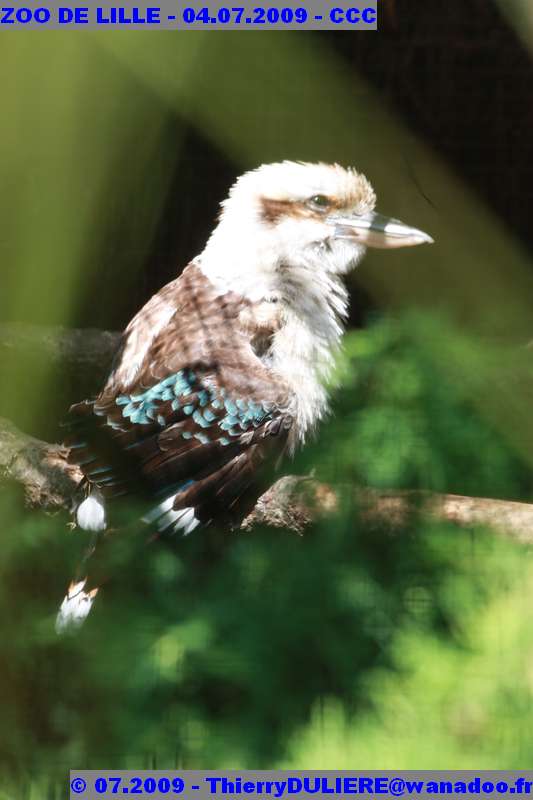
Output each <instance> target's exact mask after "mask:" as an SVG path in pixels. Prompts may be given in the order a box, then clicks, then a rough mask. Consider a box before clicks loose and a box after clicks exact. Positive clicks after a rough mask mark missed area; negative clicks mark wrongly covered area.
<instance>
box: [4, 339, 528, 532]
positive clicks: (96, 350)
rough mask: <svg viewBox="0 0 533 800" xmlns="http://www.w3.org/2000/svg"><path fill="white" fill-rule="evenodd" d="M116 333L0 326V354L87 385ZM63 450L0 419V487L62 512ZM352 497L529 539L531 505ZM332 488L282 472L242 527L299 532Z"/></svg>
mask: <svg viewBox="0 0 533 800" xmlns="http://www.w3.org/2000/svg"><path fill="white" fill-rule="evenodd" d="M118 341H119V334H117V333H114V332H108V331H97V330H90V331H87V330H84V331H80V330H65V329H49V328H44V329H41V328H38V327H32V326H26V325H0V361H2V359H3V357H6V355H7V357H9V356H10V355H11V356H15V357H17V358H18V357H19V356H21V355H22V356H24V354H27V355H28V356H30V357H32V358H35V357H37V358H43V359H46V360H47V361H48V362H53V363H55V364H56V365H58V366H60V367H61V369H62V370H64V371H66V372H68V373H69V374H71V375H72V376H74V377H75V376H77V375H78V374H79V375H81V374H83V377H84V380H85V381H86V380H87V375H90V376H91V380H92V381H93V382H94V386H95V388H96V387H97V385H98V383H99V381H100V380H101V378H102V376H103V374H104V373H105V372H106V370H107V369H108V367H109V364H110V363H111V360H112V357H113V354H114V352H115V350H116V347H117V344H118ZM67 455H68V451H67V450H66V448H64V447H61V446H60V445H54V444H48V443H46V442H43V441H40V440H39V439H35V438H33V437H31V436H27V435H26V434H24V433H22V432H21V431H19V430H18V429H17V428H16V427H15V425H13V423H11V422H9V421H8V420H5V419H2V418H0V489H1V488H2V486H3V485H5V484H6V483H8V482H14V483H16V484H18V485H20V486H21V487H22V488H23V491H24V495H25V501H26V504H27V505H28V506H29V507H32V508H39V509H41V510H44V511H57V510H60V509H70V508H71V505H72V498H73V495H74V493H75V490H76V487H77V485H78V483H79V481H80V479H81V472H80V470H79V469H78V468H77V467H73V466H71V465H69V464H68V463H67ZM358 501H359V503H360V505H361V507H362V510H363V513H364V514H365V515H366V517H367V518H368V520H369V522H380V523H385V524H387V525H390V526H392V527H395V526H398V525H401V524H402V523H403V522H405V521H406V519H407V518H408V516H409V515H410V514H411V513H412V510H413V507H414V506H416V507H417V508H422V509H423V510H424V512H425V513H427V514H428V515H430V516H433V517H435V518H438V519H446V520H449V521H451V522H454V523H456V524H457V525H460V526H472V525H480V524H481V525H487V526H490V527H491V528H494V529H496V530H498V531H501V532H503V533H505V534H507V535H509V536H511V537H513V538H514V539H517V540H518V541H520V542H523V543H531V542H533V505H529V504H526V503H516V502H509V501H506V500H493V499H487V498H480V497H462V496H458V495H432V494H425V493H421V492H400V493H398V492H396V493H394V492H392V493H387V492H376V491H369V490H365V491H361V492H360V493H359V494H358ZM336 504H337V498H336V495H335V493H334V491H333V490H332V489H331V488H330V487H328V486H325V485H324V484H321V483H319V482H317V481H315V480H313V479H311V478H309V477H298V476H286V477H284V478H281V479H280V480H279V481H277V483H276V484H274V486H273V487H272V488H271V489H269V491H268V492H266V493H265V494H264V495H263V496H262V497H261V498H260V499H259V501H258V503H257V505H256V507H255V509H254V511H253V512H252V514H250V515H249V517H247V519H246V520H245V521H244V523H243V526H242V528H243V530H250V529H251V528H253V527H254V526H255V525H259V524H263V525H269V526H271V527H274V528H284V529H287V530H289V531H293V532H295V533H298V534H301V533H302V532H303V531H304V530H305V528H306V527H307V525H308V524H309V523H310V522H311V521H312V520H313V519H314V518H316V517H318V516H320V515H323V514H327V513H331V512H332V511H334V510H335V507H336Z"/></svg>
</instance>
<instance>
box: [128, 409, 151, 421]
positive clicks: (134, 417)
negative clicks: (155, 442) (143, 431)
mask: <svg viewBox="0 0 533 800" xmlns="http://www.w3.org/2000/svg"><path fill="white" fill-rule="evenodd" d="M130 420H131V421H132V422H133V423H135V424H137V425H148V423H149V422H150V420H149V419H148V417H147V416H146V414H145V412H144V411H143V409H142V408H138V409H137V411H134V412H133V414H131V415H130Z"/></svg>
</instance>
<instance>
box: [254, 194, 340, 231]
mask: <svg viewBox="0 0 533 800" xmlns="http://www.w3.org/2000/svg"><path fill="white" fill-rule="evenodd" d="M328 200H329V207H328V208H327V209H325V210H327V211H334V210H336V209H339V208H344V206H345V205H346V200H345V199H344V200H335V199H332V198H328ZM259 203H260V216H261V219H262V220H263V221H264V222H267V223H269V224H270V225H275V224H276V223H277V222H279V221H280V219H282V217H293V218H298V219H303V218H305V217H307V218H311V217H320V216H322V215H323V213H324V209H322V210H316V211H314V210H313V209H312V208H310V207H309V205H308V201H307V200H304V201H303V202H299V201H295V200H272V199H271V198H268V197H262V198H261V199H260V201H259Z"/></svg>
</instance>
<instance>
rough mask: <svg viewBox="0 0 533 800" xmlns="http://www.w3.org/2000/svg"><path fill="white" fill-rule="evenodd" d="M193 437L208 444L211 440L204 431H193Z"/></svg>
mask: <svg viewBox="0 0 533 800" xmlns="http://www.w3.org/2000/svg"><path fill="white" fill-rule="evenodd" d="M194 438H195V439H197V440H198V441H199V442H201V443H202V444H209V442H210V441H211V440H210V438H209V436H207V434H205V433H195V434H194Z"/></svg>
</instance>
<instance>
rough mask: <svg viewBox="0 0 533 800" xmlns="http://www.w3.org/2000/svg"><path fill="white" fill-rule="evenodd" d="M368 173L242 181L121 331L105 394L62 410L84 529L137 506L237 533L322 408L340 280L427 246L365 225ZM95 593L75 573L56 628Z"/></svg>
mask: <svg viewBox="0 0 533 800" xmlns="http://www.w3.org/2000/svg"><path fill="white" fill-rule="evenodd" d="M375 203H376V196H375V194H374V191H373V189H372V186H371V185H370V183H369V182H368V180H367V179H366V178H365V177H364V175H362V174H360V173H358V172H356V171H355V170H354V169H344V168H342V167H340V166H338V165H336V164H334V165H328V164H305V163H294V162H290V161H284V162H283V163H278V164H265V165H263V166H260V167H259V168H257V169H254V170H252V171H250V172H246V173H245V174H244V175H242V176H241V177H240V178H239V179H238V180H237V181H236V183H235V184H234V185H233V186H232V188H231V189H230V192H229V196H228V198H227V199H226V200H224V202H223V203H222V207H221V212H220V215H219V219H218V224H217V225H216V227H215V229H214V230H213V232H212V234H211V236H210V238H209V240H208V242H207V244H206V246H205V248H204V250H203V252H202V253H201V254H200V255H199V256H197V257H196V258H194V259H193V261H192V262H191V263H190V264H189V265H188V266H187V267H186V268H185V270H184V271H183V272H182V274H181V275H180V277H179V278H177V279H176V280H174V281H172V282H171V283H169V284H167V285H166V286H164V287H163V288H162V289H161V290H160V291H159V292H158V293H157V294H156V295H155V296H154V297H152V298H151V300H149V301H148V303H146V305H145V306H144V307H143V308H142V309H141V310H140V311H139V313H138V314H137V315H136V316H135V317H134V318H133V319H132V320H131V322H130V324H129V325H128V327H127V328H126V330H125V331H124V334H123V337H122V342H121V345H120V348H119V352H118V354H117V356H116V358H115V361H114V364H113V367H112V369H111V373H110V375H109V377H108V379H107V382H106V384H105V386H104V387H103V389H102V391H101V392H100V394H99V395H98V396H97V397H96V398H95V399H93V400H87V401H85V402H82V403H79V404H77V405H75V406H73V407H72V409H71V413H72V415H73V417H74V427H73V430H74V432H73V434H72V437H71V440H70V441H69V444H70V446H71V456H70V458H71V461H72V462H73V463H75V464H78V465H80V466H81V468H82V470H83V474H84V476H85V478H84V493H85V499H84V500H83V502H81V504H80V505H79V506H78V508H77V510H76V522H77V524H78V526H79V527H80V528H83V529H85V530H89V531H93V532H96V531H100V530H104V529H105V527H106V520H107V516H108V512H109V509H108V505H109V504H110V503H111V501H112V500H114V499H115V498H117V497H119V496H124V495H128V494H130V495H135V496H136V497H138V498H139V499H140V500H141V501H142V502H144V503H145V504H146V513H145V515H144V517H143V521H144V523H145V524H146V525H147V526H150V529H151V530H152V531H155V532H159V534H161V535H177V534H183V535H186V534H189V533H191V531H194V530H195V529H197V528H200V527H201V526H205V525H209V524H210V523H212V522H216V523H218V524H223V525H238V524H239V523H240V522H241V521H242V519H243V518H244V517H245V516H246V515H247V514H248V513H249V512H250V511H251V509H252V508H253V506H254V505H255V503H256V501H257V499H258V497H259V495H260V494H262V493H263V492H264V491H265V490H266V488H268V484H267V485H265V480H266V479H265V474H266V473H265V470H264V467H265V466H269V465H270V466H271V467H272V468H274V469H275V468H277V467H278V466H279V464H280V462H281V461H282V459H283V456H285V455H288V456H290V455H291V454H292V453H293V452H294V451H295V450H296V448H297V447H299V446H301V445H302V444H303V443H304V441H305V439H306V437H308V436H309V434H310V433H312V432H313V430H314V429H315V428H316V426H317V423H318V422H319V421H320V420H321V419H322V418H323V417H324V414H325V413H326V412H327V409H328V394H327V379H328V374H329V372H330V371H331V368H332V366H333V362H334V357H335V353H336V351H337V349H338V347H339V343H340V340H341V336H342V333H343V324H344V320H345V318H346V315H347V307H348V293H347V290H346V288H345V285H344V282H343V278H344V276H345V275H346V274H347V273H348V272H349V271H350V270H351V269H353V268H354V267H355V266H356V265H357V264H358V263H359V262H360V260H361V258H362V257H363V255H364V253H365V250H366V248H367V247H381V248H394V247H405V246H411V245H417V244H422V243H424V242H432V239H431V238H430V237H429V236H428V235H427V234H426V233H423V232H422V231H420V230H417V229H416V228H411V227H409V226H407V225H404V224H403V223H402V222H399V221H397V220H394V219H390V218H387V217H383V216H380V215H379V214H377V213H375V211H374V207H375ZM95 594H96V587H91V585H90V583H89V581H88V580H87V577H86V575H79V576H78V578H77V580H76V581H75V582H73V583H72V584H71V585H70V587H69V590H68V593H67V596H66V597H65V600H64V601H63V604H62V606H61V609H60V611H59V615H58V619H57V627H58V629H59V630H61V629H63V628H64V627H65V626H67V625H68V624H70V623H74V624H75V623H79V622H81V621H82V620H83V619H84V617H85V616H86V615H87V613H88V612H89V610H90V607H91V604H92V602H93V599H94V596H95Z"/></svg>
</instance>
